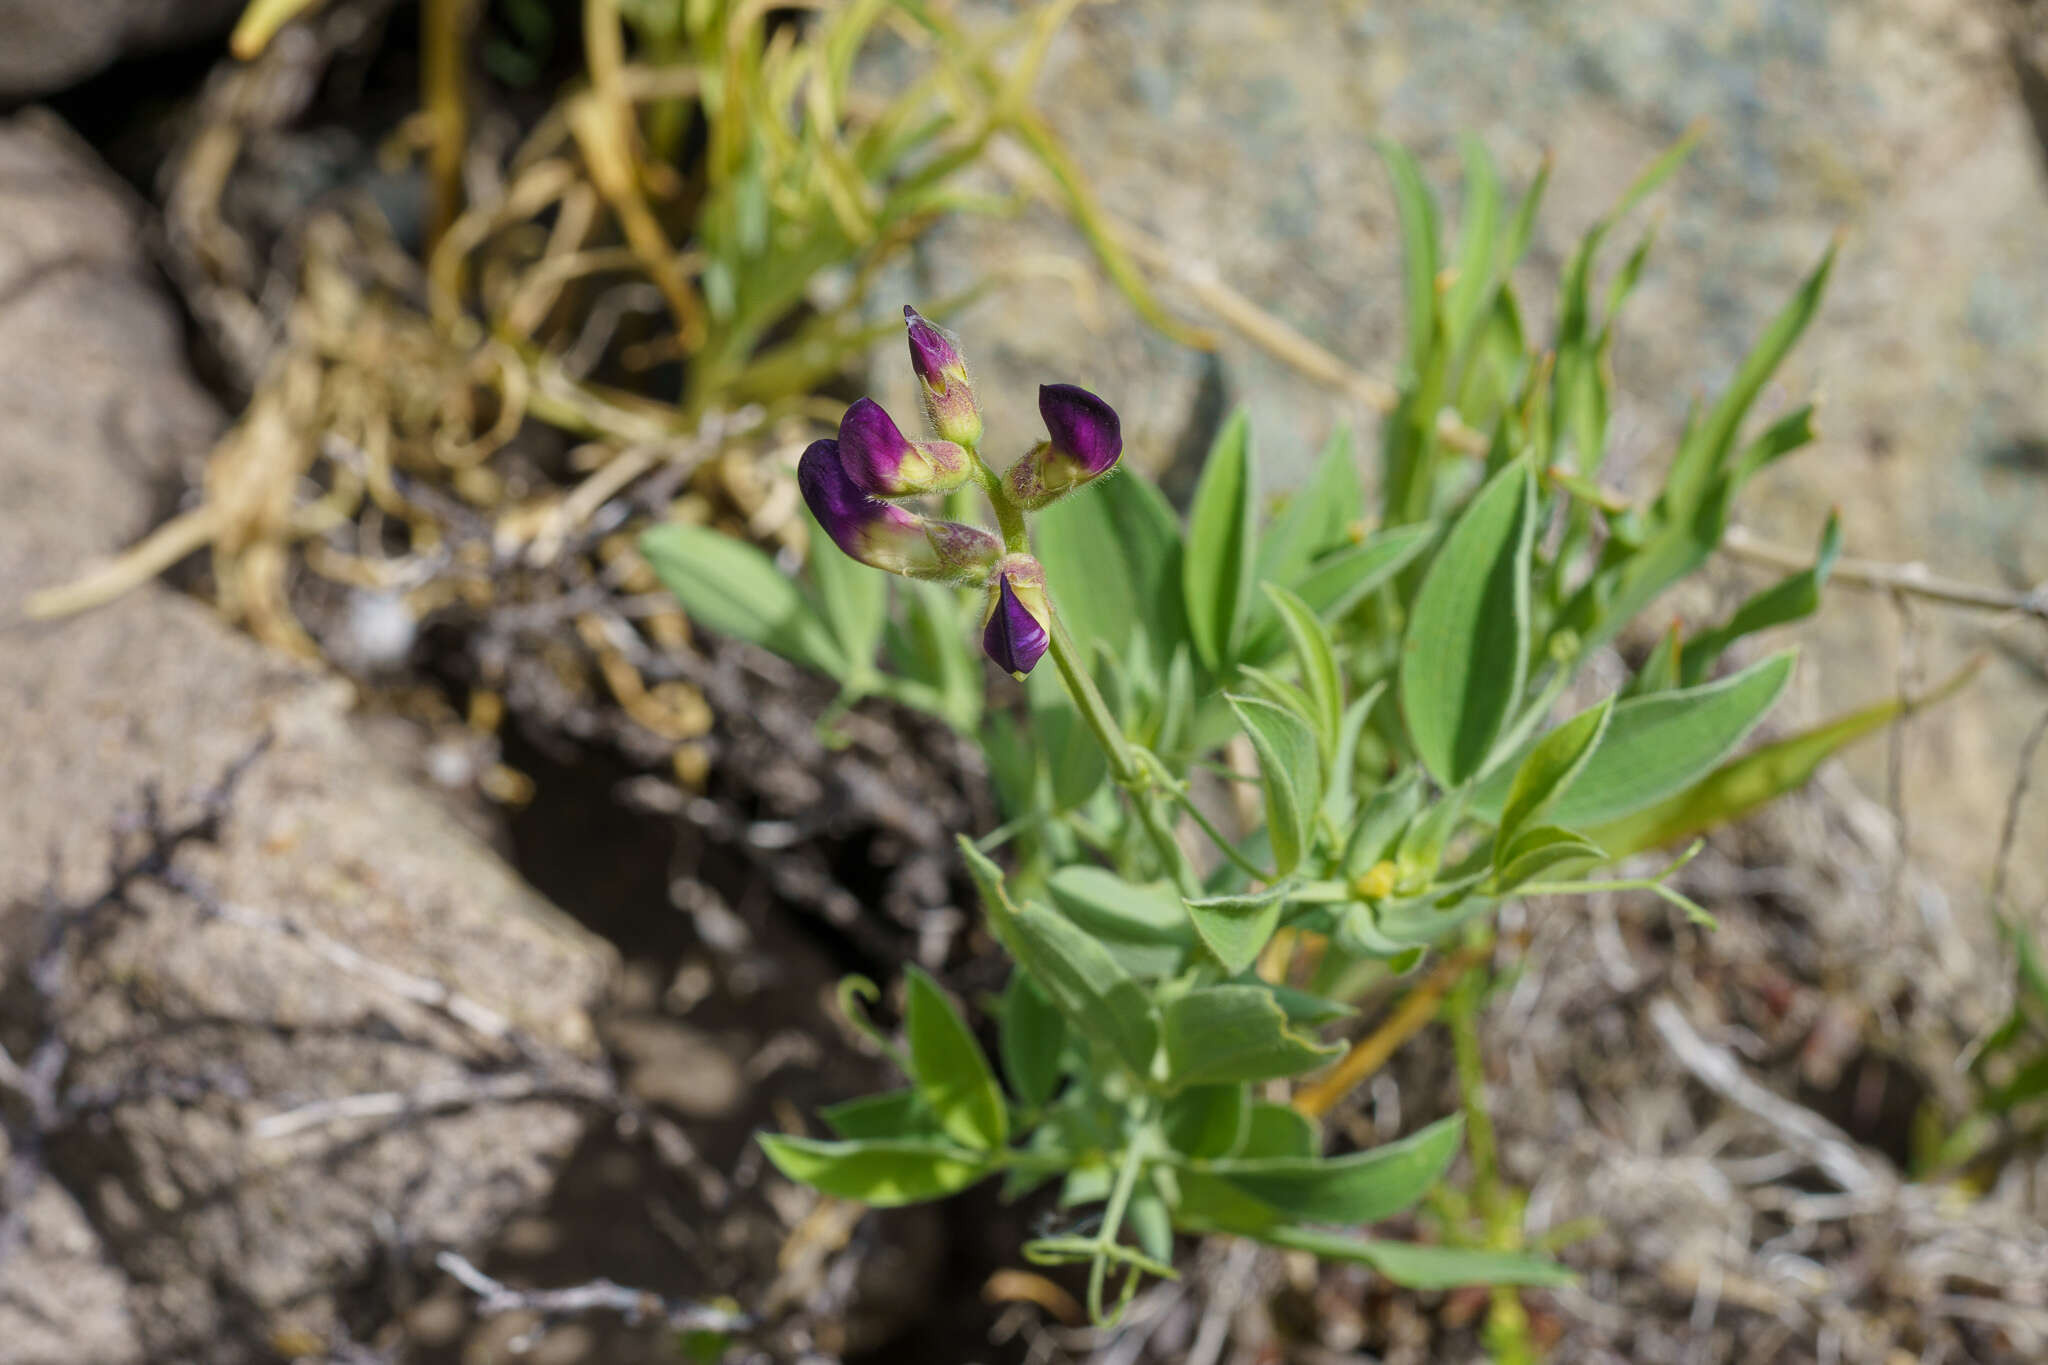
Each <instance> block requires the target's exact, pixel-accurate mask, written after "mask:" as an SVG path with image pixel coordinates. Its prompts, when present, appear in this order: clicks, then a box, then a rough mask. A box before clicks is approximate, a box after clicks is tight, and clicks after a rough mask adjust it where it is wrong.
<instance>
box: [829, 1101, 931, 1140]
mask: <svg viewBox="0 0 2048 1365" xmlns="http://www.w3.org/2000/svg"><path fill="white" fill-rule="evenodd" d="M818 1117H819V1118H820V1119H823V1120H824V1122H825V1126H826V1127H828V1128H830V1129H831V1130H832V1131H833V1132H834V1133H837V1134H838V1135H839V1136H840V1137H842V1138H846V1139H848V1140H850V1141H859V1140H862V1139H866V1138H904V1137H916V1138H936V1137H937V1136H938V1135H939V1132H938V1127H937V1125H936V1124H934V1123H933V1122H932V1114H931V1110H929V1109H927V1108H925V1105H924V1101H923V1099H922V1098H921V1097H920V1096H919V1095H918V1093H917V1091H916V1090H914V1089H906V1090H884V1091H882V1092H881V1093H879V1094H875V1095H862V1096H861V1097H860V1098H858V1099H851V1100H842V1101H840V1102H839V1103H838V1104H828V1105H826V1106H825V1107H824V1108H823V1109H820V1110H819V1111H818Z"/></svg>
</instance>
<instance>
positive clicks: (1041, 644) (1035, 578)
mask: <svg viewBox="0 0 2048 1365" xmlns="http://www.w3.org/2000/svg"><path fill="white" fill-rule="evenodd" d="M1051 643H1052V607H1051V605H1050V604H1049V603H1048V602H1047V601H1046V598H1045V569H1044V567H1043V566H1041V565H1040V564H1039V562H1038V561H1037V560H1035V559H1033V558H1032V557H1031V556H1030V555H1005V556H1003V559H1002V561H1001V562H1000V563H999V564H997V565H996V568H995V572H994V573H992V574H991V575H989V594H988V612H987V615H986V616H985V617H984V618H983V621H982V627H981V647H982V650H983V652H985V653H986V654H987V655H988V657H989V658H991V659H993V660H995V662H996V666H997V667H998V668H1000V669H1002V670H1003V671H1004V672H1005V673H1008V674H1009V675H1010V676H1011V677H1013V678H1017V679H1018V680H1020V681H1021V680H1022V679H1023V677H1024V675H1025V674H1027V673H1029V672H1030V671H1031V670H1032V668H1034V667H1035V666H1036V665H1037V663H1038V661H1039V660H1040V659H1042V658H1044V657H1045V651H1046V648H1047V646H1049V645H1050V644H1051Z"/></svg>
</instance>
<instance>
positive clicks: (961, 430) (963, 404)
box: [903, 303, 981, 450]
mask: <svg viewBox="0 0 2048 1365" xmlns="http://www.w3.org/2000/svg"><path fill="white" fill-rule="evenodd" d="M903 321H904V324H905V325H906V326H908V327H909V329H910V367H911V368H912V369H914V370H916V371H917V382H918V386H919V387H920V388H922V389H923V390H924V411H925V416H926V417H927V418H928V419H929V420H930V421H931V424H932V433H933V434H934V435H936V436H937V437H938V438H939V439H940V440H942V441H951V442H953V443H954V444H955V445H959V446H964V447H966V448H967V449H968V450H972V449H974V448H975V447H976V446H978V445H980V444H981V407H980V405H979V404H977V403H976V402H975V401H974V386H973V385H972V384H971V383H970V382H969V381H968V378H967V362H966V361H965V360H964V359H962V358H961V355H960V348H959V347H958V346H957V345H955V344H954V341H953V334H952V333H951V332H948V331H946V330H945V329H944V328H942V327H937V326H934V325H933V324H931V323H929V322H927V321H925V320H924V318H923V317H921V316H919V314H918V311H917V310H916V309H915V308H912V307H911V306H910V305H909V304H907V303H906V304H904V305H903Z"/></svg>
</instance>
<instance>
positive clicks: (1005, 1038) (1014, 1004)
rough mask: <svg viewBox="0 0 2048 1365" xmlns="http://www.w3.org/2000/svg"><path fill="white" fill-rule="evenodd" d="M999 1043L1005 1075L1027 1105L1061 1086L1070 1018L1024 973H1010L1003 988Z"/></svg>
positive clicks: (1036, 1103) (1043, 1099) (1041, 1101)
mask: <svg viewBox="0 0 2048 1365" xmlns="http://www.w3.org/2000/svg"><path fill="white" fill-rule="evenodd" d="M999 1027H1000V1033H999V1042H1000V1046H1001V1049H1002V1054H1003V1074H1004V1075H1006V1076H1008V1077H1009V1078H1010V1089H1012V1090H1014V1091H1016V1092H1017V1098H1018V1099H1020V1100H1022V1101H1024V1103H1025V1104H1027V1105H1042V1104H1044V1103H1045V1102H1046V1101H1047V1100H1050V1099H1051V1098H1052V1097H1053V1092H1055V1091H1056V1090H1058V1089H1059V1085H1060V1052H1061V1050H1062V1049H1064V1048H1065V1047H1066V1043H1067V1021H1066V1017H1065V1016H1064V1015H1062V1014H1061V1013H1060V1012H1059V1011H1058V1010H1057V1009H1055V1008H1053V1004H1052V1001H1050V1000H1048V999H1046V998H1045V992H1044V991H1041V990H1040V989H1038V987H1036V986H1034V985H1033V984H1031V978H1030V977H1028V976H1026V975H1025V974H1024V973H1023V972H1021V971H1017V972H1011V973H1010V984H1009V985H1008V986H1007V987H1006V988H1005V989H1004V991H1003V1004H1002V1012H1001V1015H1000V1026H999Z"/></svg>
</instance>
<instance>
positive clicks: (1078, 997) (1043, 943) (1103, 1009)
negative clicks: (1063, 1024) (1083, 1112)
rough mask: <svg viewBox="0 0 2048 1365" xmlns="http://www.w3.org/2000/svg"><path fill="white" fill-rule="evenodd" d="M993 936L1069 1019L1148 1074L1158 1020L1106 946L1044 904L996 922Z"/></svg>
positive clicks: (1134, 1068)
mask: <svg viewBox="0 0 2048 1365" xmlns="http://www.w3.org/2000/svg"><path fill="white" fill-rule="evenodd" d="M997 935H998V937H1000V938H1001V939H1002V941H1003V945H1004V946H1005V947H1007V948H1008V949H1009V950H1010V956H1012V957H1014V958H1016V959H1017V962H1018V963H1019V965H1021V966H1022V967H1023V968H1024V970H1025V971H1027V972H1029V973H1031V979H1032V980H1033V981H1034V982H1036V983H1037V984H1038V986H1039V987H1040V988H1041V989H1042V990H1044V992H1045V994H1046V998H1047V999H1049V1000H1051V1001H1052V1003H1053V1004H1054V1005H1055V1006H1057V1007H1058V1008H1059V1010H1060V1012H1061V1013H1062V1014H1064V1015H1066V1016H1067V1022H1068V1023H1070V1024H1072V1025H1073V1026H1074V1027H1075V1028H1077V1029H1079V1030H1080V1032H1081V1033H1082V1035H1083V1036H1085V1037H1089V1038H1099V1039H1101V1040H1102V1041H1104V1042H1106V1043H1108V1044H1109V1046H1110V1047H1111V1048H1112V1049H1114V1050H1115V1052H1116V1055H1117V1057H1118V1058H1119V1059H1120V1060H1121V1061H1122V1062H1123V1064H1124V1065H1125V1066H1127V1067H1129V1068H1130V1069H1131V1070H1132V1071H1134V1072H1136V1073H1137V1074H1138V1075H1140V1076H1149V1075H1150V1074H1151V1072H1152V1057H1153V1054H1154V1053H1155V1052H1157V1051H1158V1050H1159V1021H1158V1019H1157V1018H1156V1017H1155V1016H1154V1014H1153V1012H1152V1002H1151V1001H1150V1000H1148V999H1147V998H1146V996H1145V992H1144V991H1143V990H1141V989H1140V988H1139V986H1138V983H1137V982H1136V981H1134V980H1133V979H1132V978H1131V976H1130V974H1129V973H1128V972H1126V971H1125V970H1124V969H1123V967H1122V966H1121V965H1119V964H1118V962H1117V960H1116V958H1115V957H1113V956H1111V954H1110V951H1109V949H1107V948H1105V947H1104V946H1103V945H1102V944H1100V943H1098V942H1096V940H1095V939H1093V938H1091V937H1089V935H1088V934H1087V933H1086V932H1085V931H1084V930H1082V929H1080V928H1079V927H1077V926H1076V925H1075V924H1073V923H1072V922H1071V921H1069V920H1068V919H1067V918H1066V917H1065V916H1064V915H1061V914H1059V913H1057V912H1056V911H1053V910H1049V909H1047V908H1046V907H1045V906H1042V905H1034V904H1027V905H1026V906H1024V908H1023V909H1021V910H1019V911H1018V912H1017V913H1016V914H1015V915H1014V916H1012V917H1010V918H1008V920H1007V921H1006V922H1002V923H999V925H998V928H997Z"/></svg>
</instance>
